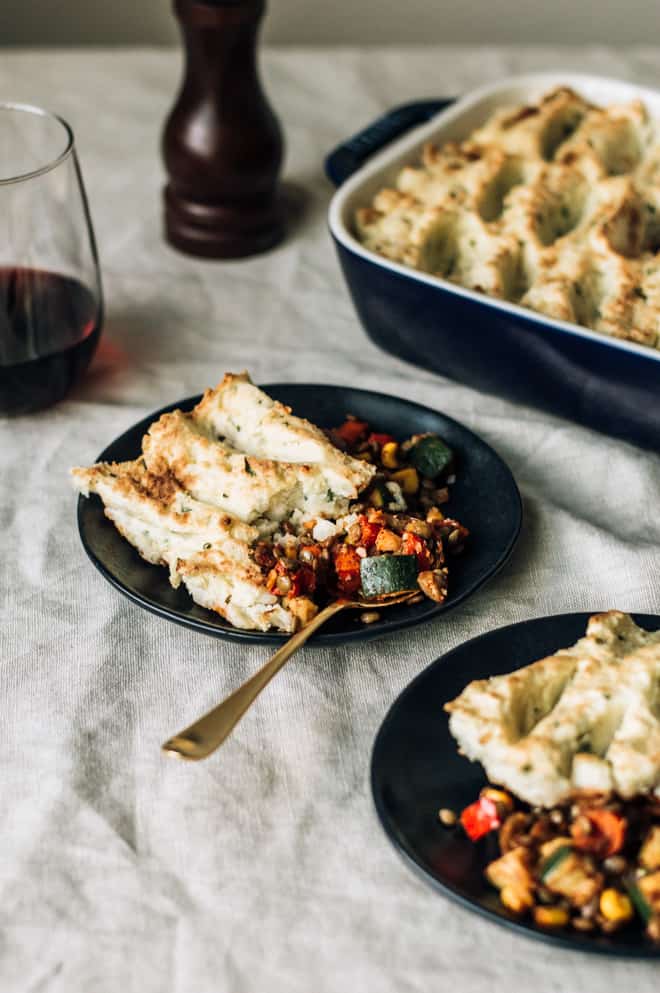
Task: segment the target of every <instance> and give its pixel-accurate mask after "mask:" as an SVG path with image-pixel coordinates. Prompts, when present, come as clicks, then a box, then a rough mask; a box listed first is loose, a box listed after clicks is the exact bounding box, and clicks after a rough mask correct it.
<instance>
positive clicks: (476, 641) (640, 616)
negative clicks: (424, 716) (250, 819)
mask: <svg viewBox="0 0 660 993" xmlns="http://www.w3.org/2000/svg"><path fill="white" fill-rule="evenodd" d="M602 612H603V611H602V610H589V611H573V612H569V613H564V614H549V615H548V614H546V615H543V616H541V617H532V618H529V619H528V620H525V621H516V622H514V623H513V624H505V625H502V626H501V627H499V628H491V629H490V630H488V631H485V632H483V633H482V634H478V635H475V636H474V637H473V638H469V639H468V640H467V641H464V642H461V644H460V645H456V646H455V647H454V648H452V649H450V651H448V652H445V653H444V654H443V655H440V656H438V658H437V659H434V661H433V662H431V663H430V664H429V665H427V666H426V667H425V668H424V669H423V670H422V671H421V672H419V673H417V675H416V676H414V677H413V679H412V680H411V681H410V682H409V683H408V685H407V686H405V687H404V689H403V690H402V691H401V693H400V694H399V695H398V697H397V698H396V700H395V701H394V702H393V703H392V704H391V706H390V707H389V708H388V710H387V713H386V714H385V717H384V718H383V721H382V723H381V725H380V728H379V729H378V732H377V734H376V737H375V739H374V743H373V746H372V750H371V762H370V773H369V782H370V786H371V795H372V800H373V804H374V807H375V810H376V814H377V816H378V820H379V822H380V825H381V827H382V829H383V831H384V832H385V835H386V836H387V838H388V840H389V842H390V843H391V845H392V846H393V848H394V850H395V851H396V853H397V855H398V856H399V857H400V858H401V859H402V861H403V862H404V864H405V865H407V866H408V868H410V869H412V871H413V872H414V874H415V875H416V876H417V878H418V879H420V880H422V881H423V882H424V883H426V884H427V885H429V886H431V887H432V888H433V889H434V890H436V891H437V892H439V893H441V894H442V895H443V896H445V897H448V898H449V899H450V900H452V901H453V902H455V903H458V904H460V906H461V907H464V908H465V909H466V910H470V911H472V912H473V913H476V914H479V915H480V916H481V917H483V918H485V919H486V920H488V921H491V922H492V923H495V924H498V925H500V926H501V927H504V928H508V929H509V930H512V931H515V932H516V934H520V935H523V936H524V937H526V938H532V939H534V940H536V941H542V942H544V943H545V944H549V945H553V946H555V947H559V948H562V949H563V950H565V951H572V952H588V953H589V954H592V955H613V956H618V957H620V958H638V959H654V958H659V957H660V946H657V947H656V946H653V945H651V944H650V943H648V942H645V940H644V938H643V936H640V941H639V944H630V943H626V942H625V941H623V940H620V941H618V942H617V938H616V935H614V936H612V937H610V936H600V937H599V938H598V939H596V940H595V939H593V938H591V939H590V938H589V937H587V936H583V935H580V934H579V933H575V932H566V933H562V932H552V931H544V930H542V929H541V928H537V927H535V925H534V924H533V923H531V921H527V922H525V921H522V920H520V921H519V920H516V919H514V918H512V917H508V916H506V912H505V911H504V910H503V911H502V913H497V912H496V911H494V910H491V909H489V908H488V907H485V906H483V905H482V904H480V903H479V902H478V901H477V900H473V899H470V897H467V896H464V895H463V894H462V893H460V892H459V891H458V889H457V888H455V887H454V886H452V884H451V883H449V882H445V881H443V880H442V879H439V878H438V877H437V876H435V875H433V873H432V872H431V871H430V870H429V869H428V868H427V866H426V865H424V863H423V861H422V860H421V859H419V858H418V857H417V856H416V854H415V852H414V851H413V850H411V848H410V847H409V846H408V845H407V844H406V841H405V839H403V838H402V837H401V834H400V833H399V832H398V830H397V827H396V825H395V824H394V823H393V822H392V820H391V818H390V816H389V813H388V811H387V810H386V808H385V804H384V802H383V798H382V794H381V790H380V788H379V784H378V782H377V779H378V777H379V753H380V750H381V748H382V747H383V742H384V741H385V738H386V737H387V735H388V733H389V729H390V724H391V723H392V722H393V720H394V718H395V716H396V713H397V711H398V710H399V708H400V707H401V706H403V705H404V703H405V700H406V698H407V697H408V696H409V695H410V694H412V693H413V691H414V689H415V688H416V686H417V684H418V683H420V682H422V681H423V680H424V679H425V678H428V676H429V673H430V672H431V671H434V670H435V669H437V668H440V667H441V666H443V667H444V666H448V665H451V663H452V659H453V657H456V656H458V657H460V655H461V654H462V653H463V652H464V651H465V650H466V649H473V648H475V647H476V646H478V645H480V644H481V643H483V642H485V641H487V640H488V638H489V636H490V635H491V634H493V633H494V632H498V634H499V633H503V632H505V631H514V630H518V631H519V630H521V629H523V628H533V626H534V625H535V624H537V623H538V622H540V621H543V622H545V621H548V620H558V621H561V620H563V619H566V618H580V619H582V620H583V621H584V624H585V626H586V622H587V620H588V619H589V617H591V616H592V614H598V613H602ZM631 614H632V617H633V618H634V619H635V620H636V621H637V622H638V623H639V624H640V625H641V626H644V624H645V622H648V621H651V622H652V623H654V624H656V626H657V628H659V629H660V615H657V614H646V613H639V612H637V611H631ZM532 661H534V659H529V662H532ZM523 664H525V663H523ZM445 702H446V701H444V700H442V701H439V703H438V706H439V708H440V707H442V704H443V703H445ZM457 747H458V746H457ZM440 764H441V763H440V762H438V767H439V768H440ZM438 778H440V777H438Z"/></svg>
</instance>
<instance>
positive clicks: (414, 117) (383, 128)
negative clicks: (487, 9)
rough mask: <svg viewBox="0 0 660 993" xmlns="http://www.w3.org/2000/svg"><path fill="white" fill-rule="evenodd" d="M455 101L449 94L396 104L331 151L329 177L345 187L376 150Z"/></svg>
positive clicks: (337, 184) (327, 174)
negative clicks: (441, 97)
mask: <svg viewBox="0 0 660 993" xmlns="http://www.w3.org/2000/svg"><path fill="white" fill-rule="evenodd" d="M453 102H454V98H453V97H449V98H445V99H444V100H440V99H438V100H415V102H414V103H403V104H401V105H400V106H399V107H393V108H392V110H388V112H387V113H386V114H383V116H382V117H378V118H376V120H375V121H372V122H371V124H367V126H366V128H363V129H362V130H361V131H358V132H357V134H354V135H352V136H351V137H350V138H347V139H346V141H342V143H341V145H337V147H336V148H334V149H333V150H332V151H331V152H330V154H329V155H328V157H327V158H326V160H325V174H326V176H327V177H328V179H329V180H330V182H331V183H334V184H335V186H341V184H342V183H343V182H344V181H345V180H347V179H348V177H349V176H351V175H352V174H353V173H354V172H355V170H356V169H359V168H360V166H361V165H363V163H364V162H366V161H367V159H368V158H370V157H371V156H372V155H373V154H374V152H378V151H379V150H380V149H381V148H383V147H384V146H385V145H387V144H388V143H389V142H390V141H393V140H394V138H398V137H399V135H402V134H403V133H404V132H405V131H409V130H410V128H414V127H415V125H416V124H423V123H424V122H425V121H429V120H430V119H431V118H432V117H434V116H435V115H436V114H439V113H440V111H441V110H444V109H445V107H448V106H449V105H450V104H452V103H453Z"/></svg>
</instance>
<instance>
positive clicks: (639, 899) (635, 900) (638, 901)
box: [626, 879, 652, 924]
mask: <svg viewBox="0 0 660 993" xmlns="http://www.w3.org/2000/svg"><path fill="white" fill-rule="evenodd" d="M626 889H627V890H628V896H629V897H630V900H631V902H632V905H633V907H634V908H635V910H636V911H637V913H638V914H639V916H640V917H641V918H642V920H643V921H644V923H645V924H648V922H649V920H650V918H651V913H652V910H651V905H650V904H649V902H648V901H647V899H646V897H645V896H644V894H643V893H642V891H641V890H640V888H639V886H638V885H637V883H636V882H635V880H634V879H628V880H627V881H626Z"/></svg>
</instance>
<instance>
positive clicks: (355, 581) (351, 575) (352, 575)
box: [334, 545, 360, 593]
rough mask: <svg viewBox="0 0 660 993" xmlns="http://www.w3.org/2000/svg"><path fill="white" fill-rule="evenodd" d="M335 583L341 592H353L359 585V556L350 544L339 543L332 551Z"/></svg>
mask: <svg viewBox="0 0 660 993" xmlns="http://www.w3.org/2000/svg"><path fill="white" fill-rule="evenodd" d="M334 565H335V572H336V573H337V585H338V587H339V590H340V592H341V593H355V591H356V590H357V589H359V586H360V556H359V555H358V553H357V552H356V551H355V549H354V548H353V547H352V546H351V545H339V546H337V548H336V550H335V552H334Z"/></svg>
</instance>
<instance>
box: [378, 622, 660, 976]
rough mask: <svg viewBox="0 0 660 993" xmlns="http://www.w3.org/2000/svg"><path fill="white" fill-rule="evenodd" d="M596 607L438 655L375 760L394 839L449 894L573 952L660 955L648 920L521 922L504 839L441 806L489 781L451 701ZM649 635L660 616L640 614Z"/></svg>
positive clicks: (561, 638)
mask: <svg viewBox="0 0 660 993" xmlns="http://www.w3.org/2000/svg"><path fill="white" fill-rule="evenodd" d="M593 613H598V611H590V612H589V613H580V614H557V615H555V616H554V617H539V618H536V619H534V620H531V621H522V622H521V623H519V624H510V625H508V626H507V627H502V628H497V629H496V630H494V631H488V632H487V633H486V634H482V635H480V637H478V638H472V640H471V641H467V642H465V644H463V645H459V647H458V648H455V649H454V650H453V651H451V652H447V654H446V655H443V656H441V658H439V659H436V661H435V662H433V663H432V664H431V665H430V666H429V667H428V668H427V669H425V670H424V671H423V672H422V673H420V674H419V676H417V677H416V679H414V680H413V682H412V683H410V685H409V686H408V687H407V688H406V689H405V690H404V691H403V693H401V695H400V696H399V697H398V699H397V700H396V701H395V703H394V704H393V705H392V707H391V708H390V710H389V712H388V714H387V716H386V717H385V720H384V721H383V724H382V726H381V728H380V731H379V732H378V735H377V737H376V741H375V744H374V748H373V754H372V758H371V788H372V791H373V795H374V800H375V803H376V810H377V812H378V816H379V818H380V821H381V824H382V825H383V827H384V829H385V832H386V834H387V836H388V837H389V839H390V841H391V842H392V844H393V845H394V847H395V848H396V849H397V851H398V852H399V853H400V854H401V855H402V856H403V857H404V859H405V860H406V862H407V863H408V865H410V866H411V867H412V868H413V869H414V870H416V871H417V873H418V874H420V875H421V876H422V877H423V878H424V879H425V880H426V881H427V882H429V883H431V884H432V885H433V886H435V887H437V888H438V889H439V890H440V891H441V892H442V893H443V894H445V895H446V896H449V897H451V898H452V899H454V900H457V901H458V902H459V903H461V904H463V905H464V906H466V907H468V908H470V909H471V910H475V911H477V912H478V913H480V914H483V915H484V916H485V917H487V918H488V919H490V920H492V921H496V922H497V923H499V924H504V925H506V926H507V927H510V928H513V929H514V930H515V931H517V932H518V933H519V934H524V935H527V936H529V937H533V938H539V939H541V940H543V941H547V942H550V943H551V944H554V945H559V946H561V947H563V948H573V949H579V950H580V951H586V952H599V953H602V954H606V955H625V956H632V957H638V958H651V957H654V956H660V947H658V946H657V945H652V944H651V942H650V941H649V940H648V939H647V938H645V937H644V935H643V933H642V929H641V926H640V924H639V922H636V924H635V925H634V926H633V925H631V926H629V927H628V928H627V929H626V930H625V931H620V932H619V933H617V934H613V935H599V936H592V935H587V934H580V933H579V932H576V931H569V930H567V931H558V932H550V931H543V930H541V929H540V928H538V927H536V926H535V924H534V923H533V921H532V920H531V919H522V920H521V919H518V918H515V917H513V916H512V915H510V914H509V913H508V912H507V911H506V909H505V908H504V907H503V906H502V905H501V904H500V902H499V899H498V896H497V893H496V891H495V890H494V889H492V888H491V887H490V886H488V884H487V883H486V881H485V879H484V869H485V867H486V865H487V863H488V862H489V861H491V860H492V859H493V858H495V857H496V855H497V849H496V841H495V839H494V838H492V837H491V838H488V839H487V840H485V841H482V842H479V844H476V845H475V844H473V843H472V842H471V841H469V839H468V838H467V837H466V835H464V834H463V832H462V831H461V830H460V829H459V828H457V829H447V828H445V827H443V826H442V824H440V822H439V821H438V810H439V809H440V808H441V807H449V808H451V809H453V810H455V811H457V812H458V811H459V810H461V809H462V808H463V807H465V806H467V804H469V803H471V802H472V801H473V800H475V799H476V797H477V795H478V793H479V790H480V789H481V787H482V786H484V785H485V783H486V778H485V776H484V773H483V770H482V768H481V766H480V765H479V764H476V763H473V762H470V761H468V759H466V758H463V756H461V755H459V753H458V748H457V745H456V741H455V740H454V738H452V736H451V734H450V733H449V722H448V718H447V715H446V714H445V712H444V710H443V709H442V708H443V705H444V704H445V703H447V702H448V701H449V700H453V699H454V698H455V697H456V696H458V694H459V693H460V692H461V690H462V689H463V688H464V686H466V685H467V683H469V682H470V681H471V680H473V679H484V678H487V677H488V676H495V675H498V674H500V673H506V672H512V671H513V670H514V669H520V668H521V667H522V666H524V665H528V664H529V663H530V662H533V661H535V660H536V659H540V658H543V657H544V656H545V655H550V654H552V653H553V652H555V651H556V650H557V649H558V648H563V647H566V646H567V645H572V644H573V643H574V642H575V641H577V639H578V638H580V637H581V636H582V635H583V634H584V632H585V629H586V626H587V620H588V619H589V617H590V616H591V614H593ZM633 617H634V619H635V621H636V622H637V624H639V625H640V626H641V627H643V628H646V629H647V630H649V631H657V630H658V629H660V616H657V615H655V614H634V615H633Z"/></svg>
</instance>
